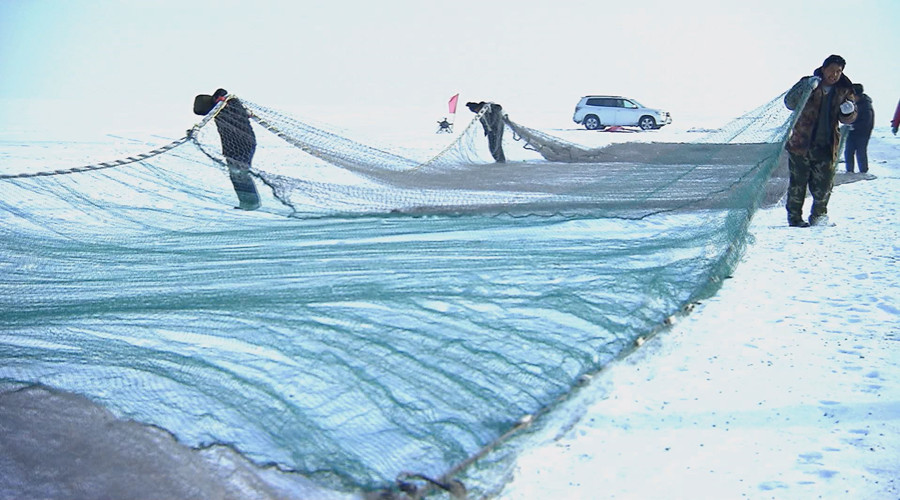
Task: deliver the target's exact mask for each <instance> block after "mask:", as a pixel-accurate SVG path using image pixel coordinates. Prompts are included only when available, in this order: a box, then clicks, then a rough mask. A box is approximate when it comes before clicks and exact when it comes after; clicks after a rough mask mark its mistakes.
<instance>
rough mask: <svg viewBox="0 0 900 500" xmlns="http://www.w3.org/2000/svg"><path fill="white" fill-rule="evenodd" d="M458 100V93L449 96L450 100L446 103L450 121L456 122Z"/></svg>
mask: <svg viewBox="0 0 900 500" xmlns="http://www.w3.org/2000/svg"><path fill="white" fill-rule="evenodd" d="M457 101H459V93H457V94H456V95H454V96H453V97H451V98H450V101H449V102H448V103H447V107H448V108H449V111H450V116H451V118H450V123H451V124H452V123H455V122H456V103H457Z"/></svg>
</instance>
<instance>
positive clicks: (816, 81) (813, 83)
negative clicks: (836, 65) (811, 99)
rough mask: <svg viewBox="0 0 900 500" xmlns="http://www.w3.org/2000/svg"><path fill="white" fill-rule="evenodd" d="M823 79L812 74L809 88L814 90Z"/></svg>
mask: <svg viewBox="0 0 900 500" xmlns="http://www.w3.org/2000/svg"><path fill="white" fill-rule="evenodd" d="M821 81H822V79H821V78H819V77H818V76H811V77H809V88H810V90H813V89H815V88H816V87H818V86H819V82H821Z"/></svg>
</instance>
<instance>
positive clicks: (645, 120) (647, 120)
mask: <svg viewBox="0 0 900 500" xmlns="http://www.w3.org/2000/svg"><path fill="white" fill-rule="evenodd" d="M638 126H640V127H641V129H643V130H653V129H655V128H656V120H655V119H653V117H652V116H642V117H641V121H639V122H638Z"/></svg>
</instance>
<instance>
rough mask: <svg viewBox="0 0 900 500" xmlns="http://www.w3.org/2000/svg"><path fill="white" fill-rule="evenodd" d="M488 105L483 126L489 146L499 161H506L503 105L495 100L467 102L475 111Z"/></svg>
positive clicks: (482, 119) (483, 117)
mask: <svg viewBox="0 0 900 500" xmlns="http://www.w3.org/2000/svg"><path fill="white" fill-rule="evenodd" d="M485 106H487V110H486V111H485V112H484V114H483V115H481V126H482V127H483V128H484V135H486V136H487V138H488V147H489V148H490V150H491V156H493V157H494V161H496V162H497V163H506V156H505V155H504V154H503V129H504V127H505V124H504V123H503V107H501V106H500V105H499V104H496V103H493V102H484V101H481V102H467V103H466V107H467V108H469V111H471V112H473V113H478V112H480V111H481V110H482V108H484V107H485Z"/></svg>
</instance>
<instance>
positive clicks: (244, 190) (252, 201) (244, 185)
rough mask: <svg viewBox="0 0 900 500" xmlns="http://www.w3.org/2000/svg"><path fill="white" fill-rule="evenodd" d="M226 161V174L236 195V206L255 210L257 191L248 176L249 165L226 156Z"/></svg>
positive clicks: (257, 201)
mask: <svg viewBox="0 0 900 500" xmlns="http://www.w3.org/2000/svg"><path fill="white" fill-rule="evenodd" d="M225 160H226V161H227V162H228V176H229V177H231V184H232V185H233V186H234V192H235V193H236V194H237V197H238V207H237V208H242V209H244V210H256V209H257V208H259V205H260V201H259V193H258V192H257V191H256V183H254V182H253V177H251V176H250V165H249V164H247V163H244V162H242V161H238V160H235V159H233V158H226V159H225Z"/></svg>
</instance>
